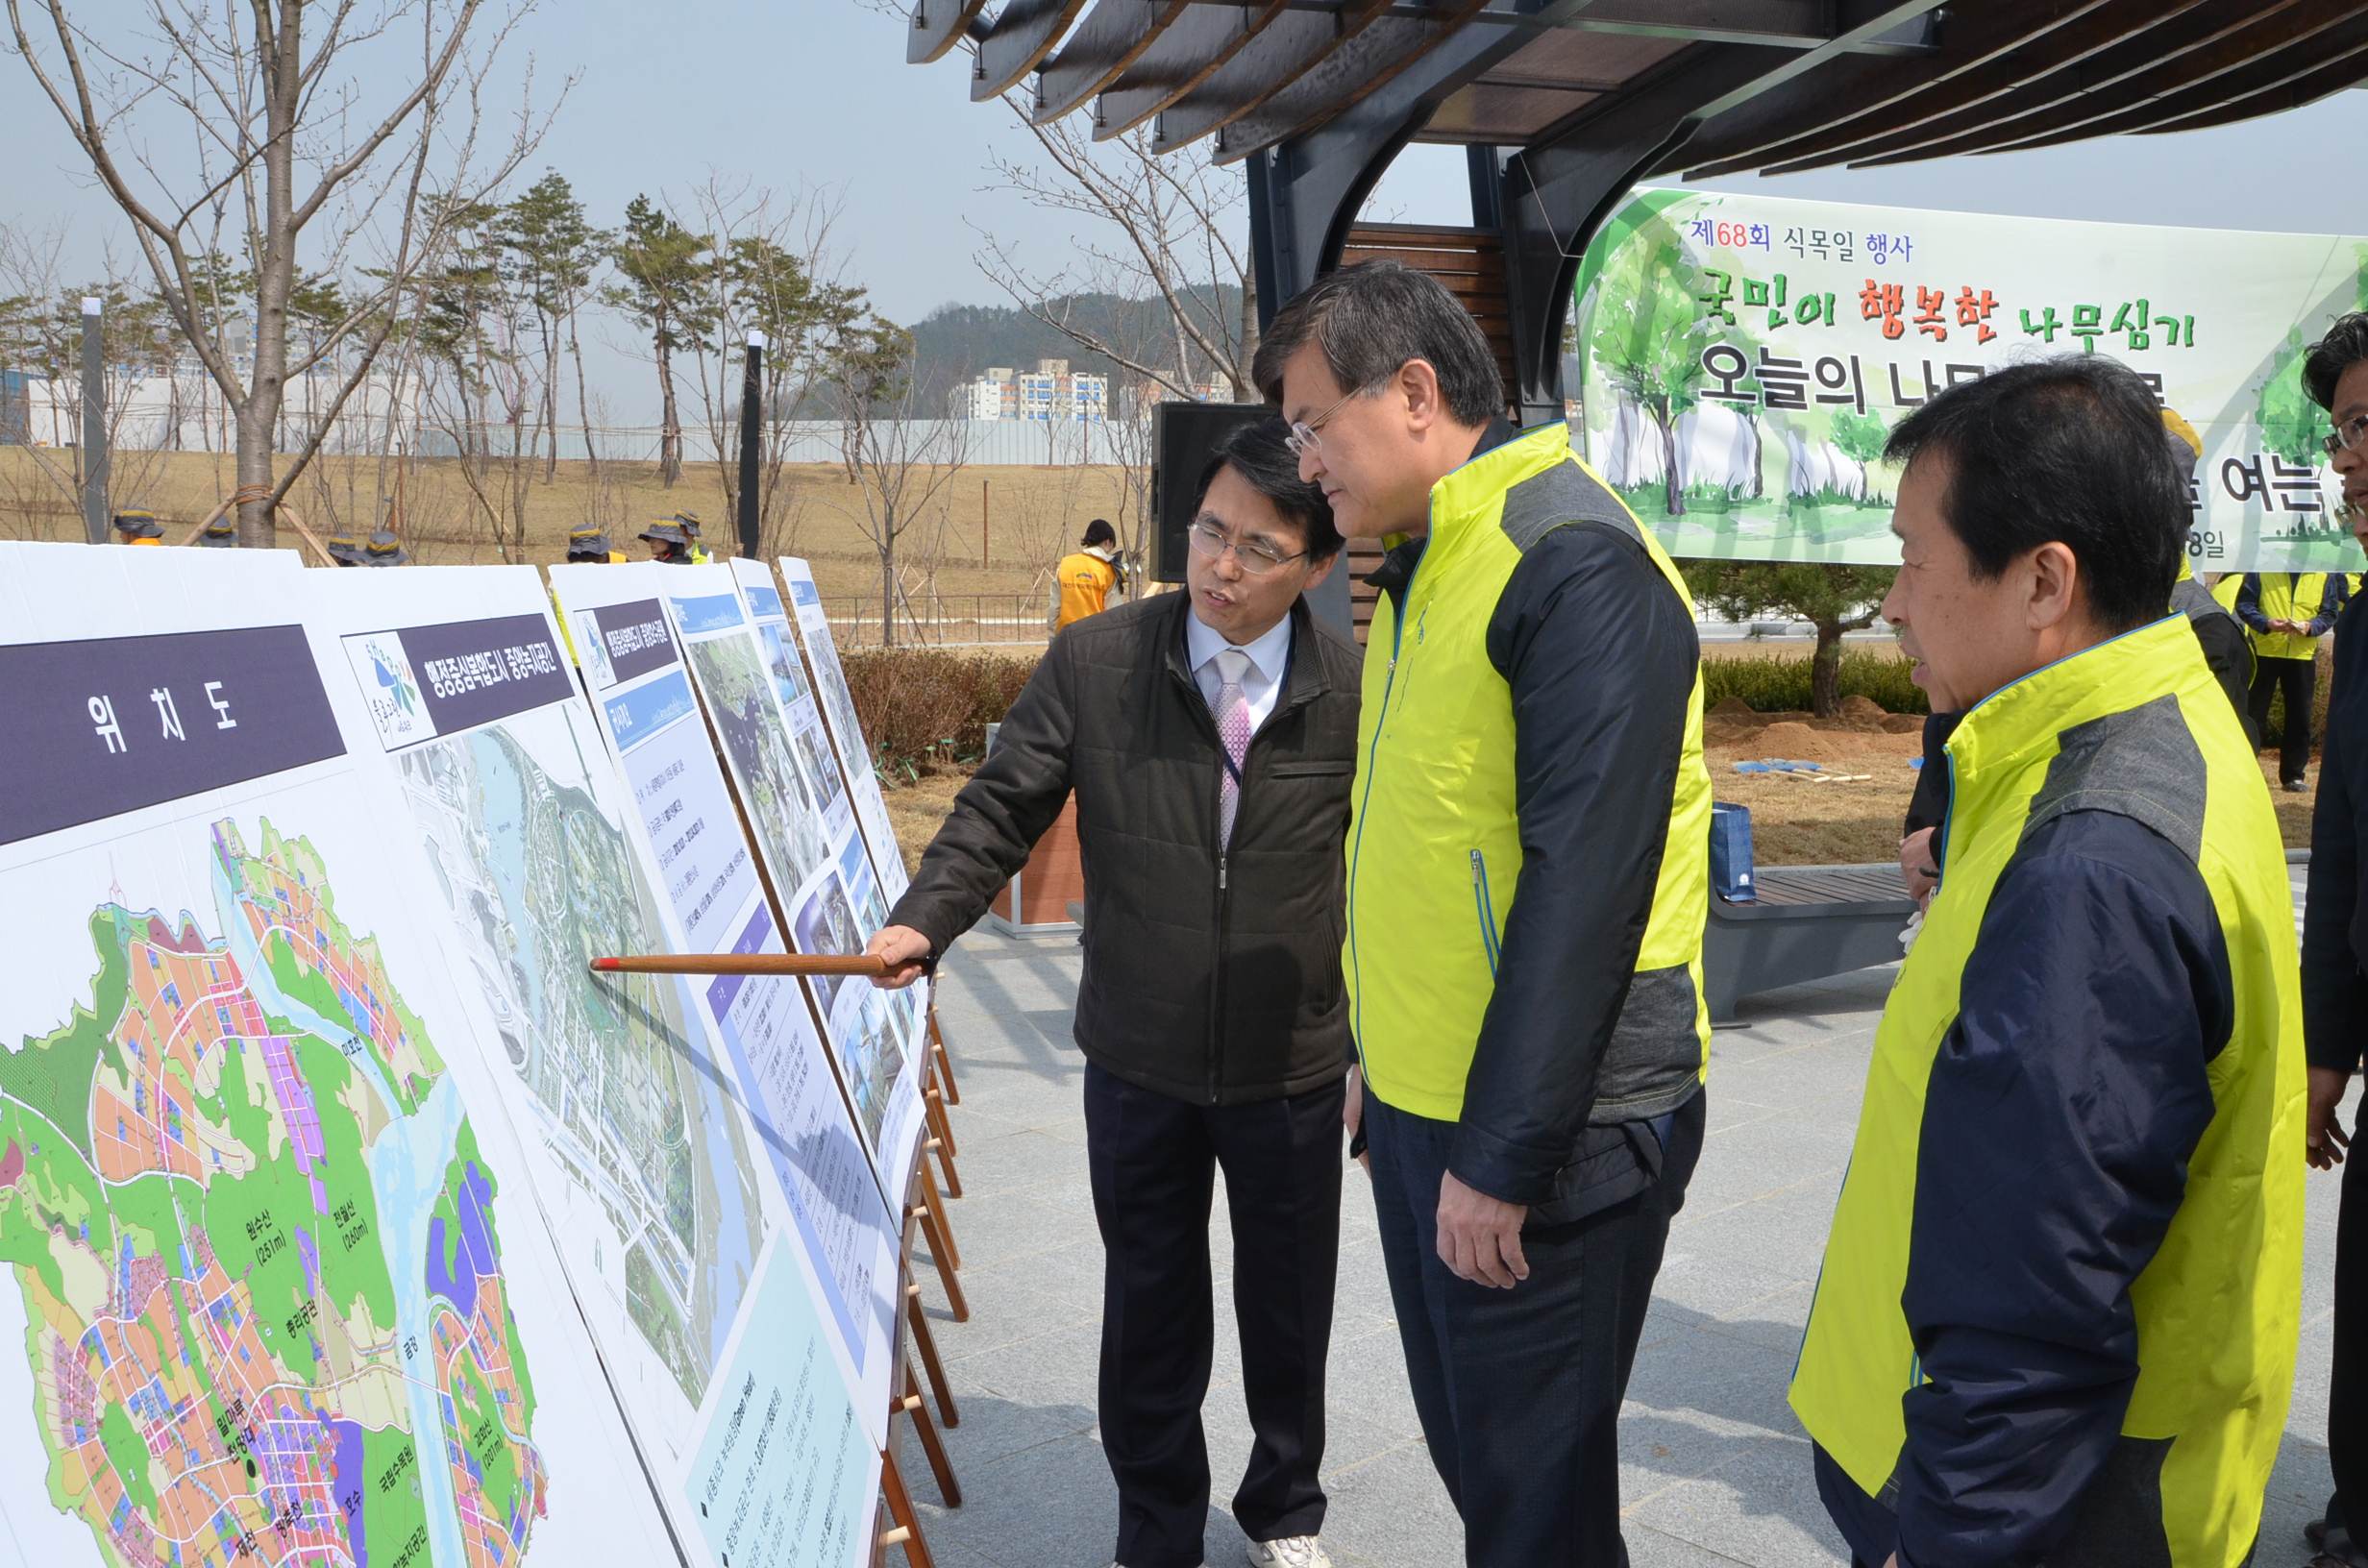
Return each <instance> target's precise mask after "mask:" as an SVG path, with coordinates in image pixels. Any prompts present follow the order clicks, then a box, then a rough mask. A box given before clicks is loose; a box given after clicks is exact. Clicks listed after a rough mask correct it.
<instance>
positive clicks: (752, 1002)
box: [553, 563, 909, 1440]
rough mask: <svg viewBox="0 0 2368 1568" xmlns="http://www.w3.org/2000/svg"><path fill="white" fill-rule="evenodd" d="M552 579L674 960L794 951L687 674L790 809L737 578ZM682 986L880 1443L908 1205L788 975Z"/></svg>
mask: <svg viewBox="0 0 2368 1568" xmlns="http://www.w3.org/2000/svg"><path fill="white" fill-rule="evenodd" d="M553 582H554V589H555V596H556V598H557V600H558V602H559V605H560V608H561V611H562V613H563V614H565V615H566V616H567V617H568V618H569V620H570V622H571V624H572V626H573V628H574V629H573V640H574V643H575V646H576V648H577V649H578V651H579V654H580V657H581V658H582V660H583V674H584V680H585V684H586V686H587V687H588V688H589V690H590V693H591V697H592V701H593V705H594V707H593V712H594V714H595V716H596V720H597V723H599V724H600V726H601V728H602V731H603V733H604V737H605V741H606V745H607V746H608V747H611V748H613V750H614V753H615V755H616V757H617V758H618V759H619V762H620V765H621V767H622V769H623V772H624V774H625V776H626V778H627V779H628V780H629V787H630V788H631V790H632V793H633V796H634V799H635V811H634V814H633V818H632V821H631V823H630V824H629V832H630V833H631V834H632V836H633V838H634V840H635V844H636V847H637V849H638V850H639V852H640V853H641V854H642V855H643V857H644V858H645V859H646V860H647V861H648V862H649V864H650V865H651V866H652V867H653V868H654V870H656V872H657V874H658V876H659V877H660V878H661V879H662V885H663V887H664V889H665V894H666V897H667V898H668V900H669V901H670V905H671V908H672V909H673V912H674V914H675V917H676V929H677V930H678V933H679V936H678V939H677V940H678V942H679V943H680V945H678V947H677V948H676V949H675V950H677V951H687V952H704V953H719V952H739V953H759V952H774V953H778V952H785V951H787V950H788V947H787V943H786V940H785V934H784V932H783V931H782V929H781V927H780V925H779V922H778V921H777V919H776V918H775V916H774V913H773V910H772V906H771V904H770V902H769V901H768V900H767V898H766V896H765V891H764V887H763V880H762V878H761V877H759V875H758V874H757V864H758V862H757V858H756V855H755V853H754V852H753V847H752V845H751V844H750V842H749V840H748V838H747V836H746V835H745V834H744V833H743V831H742V827H741V821H740V817H739V813H738V810H737V809H736V808H735V806H734V804H733V800H732V796H731V790H730V786H729V784H728V783H727V780H726V776H725V772H724V769H723V767H722V765H721V764H720V763H719V762H718V759H717V756H716V749H715V747H714V746H713V745H712V744H711V743H710V738H709V734H708V727H707V725H706V724H705V723H703V722H702V719H701V715H700V708H699V704H698V701H697V698H696V697H695V696H694V693H693V690H692V685H691V680H690V676H691V674H692V673H693V672H694V671H697V672H699V674H700V678H701V682H702V685H704V684H705V683H706V682H707V680H708V679H709V678H710V675H711V674H713V673H714V672H723V673H724V674H722V675H721V676H718V677H716V678H718V679H719V681H720V682H722V684H721V685H720V687H719V689H721V690H723V691H725V692H727V693H728V694H729V695H728V698H727V699H726V700H728V702H729V703H730V704H731V705H730V707H729V709H728V712H729V716H730V720H731V722H730V723H725V722H724V721H723V720H722V719H719V721H718V723H717V733H718V735H719V736H720V737H721V738H722V739H723V741H724V742H725V745H726V746H727V747H742V746H745V747H763V748H764V749H762V750H757V751H753V752H752V754H751V755H750V757H749V759H748V761H747V762H746V764H745V766H746V767H747V768H748V770H749V773H748V774H746V775H742V776H743V777H746V776H760V777H764V778H766V779H767V780H768V784H767V789H768V790H769V791H773V792H777V793H768V794H765V795H763V796H757V793H756V792H755V791H754V790H752V789H750V788H749V786H748V785H747V784H746V783H745V782H744V783H743V786H742V787H743V789H744V791H746V792H747V794H746V795H744V798H747V799H755V798H762V799H763V800H764V802H765V805H764V807H763V808H762V809H763V810H767V811H770V810H772V809H775V807H776V805H777V803H780V802H787V803H790V804H792V805H794V804H795V802H796V801H797V800H798V799H799V796H798V791H799V789H800V788H801V787H802V786H801V785H800V784H799V783H798V782H797V779H796V777H795V769H796V766H797V765H796V763H795V761H794V759H793V758H792V757H791V755H790V753H789V752H788V751H787V749H786V748H785V747H780V746H779V745H778V733H777V720H776V718H775V716H774V708H773V701H772V698H771V696H770V692H769V690H768V688H767V686H766V683H765V679H764V676H763V674H762V672H761V670H760V669H759V667H758V665H757V661H756V655H755V643H754V641H753V639H752V637H751V636H750V633H749V628H748V626H747V625H746V622H745V620H744V619H743V618H742V617H741V615H740V611H739V604H738V600H737V599H736V597H735V596H734V595H733V593H732V589H731V580H730V577H729V576H728V575H727V574H726V573H725V572H724V570H723V569H722V568H721V567H717V568H696V567H682V566H664V567H660V566H658V565H655V564H654V563H652V564H641V565H628V566H612V567H601V568H597V569H596V568H591V567H578V568H572V569H569V568H561V569H555V571H554V573H553ZM678 584H680V585H688V586H690V587H693V588H699V587H705V586H712V587H715V588H718V589H720V590H721V594H720V600H721V602H720V603H717V602H711V601H710V602H704V603H702V604H700V605H698V606H697V607H695V609H694V611H693V612H692V613H693V616H694V624H697V625H702V626H703V631H702V632H701V633H700V638H699V641H698V642H697V643H691V642H689V641H688V640H687V639H686V640H682V641H678V640H677V639H676V638H675V637H674V635H673V633H672V631H671V629H670V627H669V625H668V623H667V614H668V612H667V610H666V609H665V608H664V600H666V599H667V597H669V596H668V591H669V590H671V589H673V588H674V587H675V586H676V585H678ZM645 596H646V597H645ZM687 597H690V598H692V599H694V600H699V599H702V598H705V599H708V600H712V599H713V598H715V597H717V596H700V595H696V594H694V595H691V596H687ZM726 618H728V620H727V619H726ZM716 645H723V646H716ZM733 766H734V769H735V772H738V770H739V769H740V768H741V767H742V766H743V763H742V762H741V761H739V760H738V759H735V761H734V764H733ZM784 769H786V770H790V771H791V772H790V776H788V777H784V776H783V775H782V772H780V771H781V770H784ZM754 815H755V808H753V807H752V816H754ZM769 825H770V828H771V831H770V832H767V833H765V834H763V838H764V840H765V842H766V844H767V845H768V847H767V851H766V852H767V854H768V856H770V855H772V854H775V853H779V854H783V855H794V854H797V853H801V852H808V851H804V850H802V849H801V848H800V847H799V846H800V845H808V844H811V843H813V842H815V841H817V840H819V839H820V837H821V835H822V832H823V828H822V824H821V822H820V821H819V820H814V821H804V822H791V821H778V822H773V823H771V824H769ZM612 950H614V951H618V952H629V951H648V950H651V949H649V948H647V947H644V948H638V949H636V948H632V947H619V948H615V949H612ZM687 989H688V990H689V992H690V994H691V999H692V1006H693V1009H694V1011H695V1012H696V1013H697V1014H698V1021H699V1022H700V1024H701V1025H702V1026H703V1029H704V1031H705V1033H706V1035H707V1038H709V1039H712V1040H713V1041H716V1042H717V1043H718V1045H719V1047H720V1052H719V1054H720V1056H721V1058H722V1060H723V1061H724V1062H725V1063H726V1064H728V1067H729V1069H730V1071H731V1073H732V1074H733V1079H734V1081H735V1082H736V1083H737V1084H738V1085H740V1086H741V1095H742V1100H743V1103H744V1104H745V1106H746V1107H747V1109H748V1112H749V1114H750V1115H751V1116H752V1118H753V1128H754V1136H755V1141H756V1145H757V1152H758V1158H759V1159H760V1161H762V1162H764V1163H765V1164H767V1165H768V1166H769V1167H770V1170H771V1172H772V1174H773V1176H774V1177H775V1179H776V1181H777V1190H778V1191H779V1192H780V1194H781V1195H782V1198H783V1201H784V1203H785V1205H786V1210H787V1213H788V1216H789V1218H790V1220H791V1221H792V1228H793V1229H794V1231H795V1233H796V1235H797V1237H799V1239H800V1240H801V1242H802V1245H803V1247H804V1249H805V1251H806V1253H807V1254H808V1255H809V1256H810V1257H811V1259H812V1260H813V1262H814V1264H815V1271H816V1276H817V1284H818V1286H819V1289H820V1292H821V1295H820V1299H821V1305H822V1308H823V1311H824V1314H825V1316H826V1318H827V1319H828V1320H829V1321H830V1322H831V1323H832V1324H833V1325H834V1326H835V1328H836V1330H837V1335H838V1347H839V1349H840V1351H841V1353H842V1354H843V1356H844V1357H845V1360H846V1364H847V1367H848V1371H849V1375H850V1378H851V1382H852V1383H854V1384H855V1385H856V1386H857V1387H858V1388H860V1389H861V1390H863V1392H862V1394H861V1399H860V1403H861V1406H862V1408H863V1409H864V1410H865V1412H866V1421H867V1425H871V1426H872V1430H873V1431H874V1433H875V1436H876V1439H879V1440H884V1433H885V1412H886V1410H887V1407H888V1393H889V1377H890V1370H891V1362H892V1361H893V1360H894V1355H895V1343H896V1334H897V1321H898V1317H897V1313H898V1309H899V1303H898V1301H897V1298H896V1289H897V1285H896V1276H897V1260H898V1256H899V1252H900V1240H901V1233H900V1225H899V1224H898V1222H897V1218H896V1216H897V1215H898V1214H899V1213H901V1211H900V1209H898V1208H896V1207H895V1201H896V1200H894V1199H892V1198H890V1197H888V1196H886V1195H884V1194H883V1193H882V1190H881V1184H880V1182H879V1181H878V1179H877V1176H876V1173H875V1171H874V1167H873V1162H872V1160H871V1159H870V1157H869V1152H868V1150H867V1148H866V1145H865V1143H864V1142H863V1140H862V1139H860V1138H859V1137H858V1135H857V1134H856V1132H855V1129H854V1124H853V1122H852V1120H851V1116H850V1114H849V1112H848V1109H847V1106H846V1103H845V1101H844V1099H843V1098H842V1097H841V1093H840V1089H839V1083H838V1078H837V1076H836V1074H835V1073H834V1072H833V1070H832V1066H831V1062H830V1059H829V1057H828V1056H827V1055H826V1053H825V1050H824V1047H823V1042H822V1041H821V1040H820V1039H819V1038H818V1036H817V1034H816V1031H815V1026H814V1020H813V1016H812V1014H811V1013H810V1012H809V1010H808V1007H807V1003H806V995H805V992H804V989H803V985H802V982H801V981H799V980H796V979H792V978H789V977H785V976H755V977H732V976H720V977H716V978H713V979H711V980H701V981H698V982H695V983H694V984H692V985H691V986H690V987H688V988H687ZM907 1158H908V1159H909V1150H908V1152H907ZM875 1407H876V1408H877V1409H878V1411H879V1412H880V1413H879V1415H878V1416H877V1417H874V1416H873V1415H872V1414H871V1412H872V1410H873V1409H874V1408H875ZM875 1422H876V1425H874V1423H875Z"/></svg>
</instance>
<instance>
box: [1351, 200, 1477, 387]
mask: <svg viewBox="0 0 2368 1568" xmlns="http://www.w3.org/2000/svg"><path fill="white" fill-rule="evenodd" d="M1385 259H1386V260H1391V261H1402V262H1404V263H1405V264H1406V265H1407V266H1410V267H1413V268H1415V269H1416V270H1417V271H1418V272H1427V273H1429V274H1430V275H1431V276H1432V277H1434V278H1436V279H1438V280H1439V281H1440V282H1443V283H1444V284H1446V285H1447V292H1448V293H1450V294H1452V295H1454V296H1455V297H1456V298H1457V299H1458V300H1460V301H1461V302H1463V306H1464V308H1465V309H1467V310H1468V311H1470V312H1471V314H1472V319H1473V320H1475V321H1477V322H1478V323H1479V324H1480V331H1482V332H1484V333H1485V334H1487V336H1488V340H1489V347H1490V348H1492V349H1494V350H1495V351H1496V368H1497V370H1498V371H1500V372H1501V373H1502V374H1503V376H1504V378H1505V385H1507V386H1511V385H1513V384H1514V374H1513V311H1512V308H1511V307H1510V306H1508V305H1507V304H1506V301H1505V242H1504V240H1503V239H1502V238H1501V237H1500V236H1499V235H1498V234H1497V233H1496V231H1495V230H1493V229H1441V228H1432V227H1430V226H1428V225H1425V224H1414V223H1371V224H1364V225H1361V226H1360V227H1358V228H1355V229H1351V230H1349V231H1348V243H1347V245H1346V246H1345V247H1344V249H1343V250H1342V251H1341V265H1342V266H1344V267H1352V266H1355V265H1356V264H1357V263H1358V262H1360V261H1378V260H1385Z"/></svg>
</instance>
